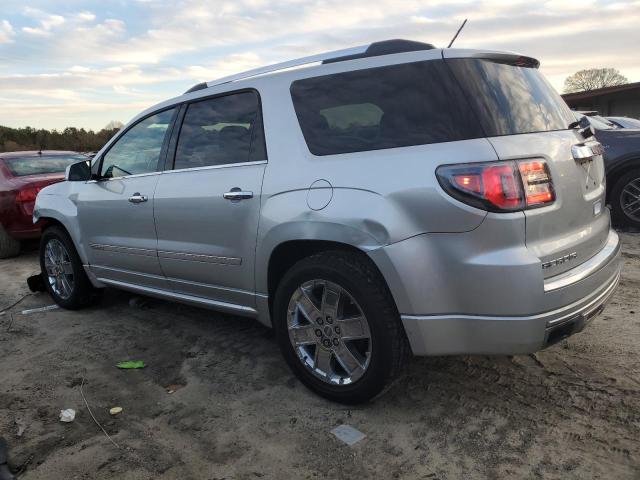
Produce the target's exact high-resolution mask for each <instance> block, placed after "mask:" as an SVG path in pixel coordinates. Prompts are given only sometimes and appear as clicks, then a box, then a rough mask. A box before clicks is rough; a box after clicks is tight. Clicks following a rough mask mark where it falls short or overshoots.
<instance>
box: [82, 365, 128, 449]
mask: <svg viewBox="0 0 640 480" xmlns="http://www.w3.org/2000/svg"><path fill="white" fill-rule="evenodd" d="M83 386H84V377H82V382H80V396H81V397H82V400H83V401H84V404H85V405H86V406H87V410H88V411H89V415H91V418H92V419H93V421H94V422H95V424H96V425H98V427H100V430H102V433H104V435H105V437H107V439H109V441H110V442H111V443H112V444H113V446H114V447H116V448H120V445H118V444H117V443H116V442H114V441H113V438H111V437H110V436H109V434H108V433H107V431H106V430H105V429H104V427H103V426H102V425H100V422H99V421H98V420H97V419H96V417H95V415H94V414H93V412H92V411H91V407H90V406H89V402H87V397H85V396H84V390H82V387H83Z"/></svg>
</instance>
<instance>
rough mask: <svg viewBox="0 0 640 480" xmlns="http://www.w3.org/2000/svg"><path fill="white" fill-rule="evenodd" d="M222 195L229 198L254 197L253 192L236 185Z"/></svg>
mask: <svg viewBox="0 0 640 480" xmlns="http://www.w3.org/2000/svg"><path fill="white" fill-rule="evenodd" d="M222 196H223V197H224V198H226V199H227V200H236V201H237V200H247V199H249V198H253V192H245V191H243V190H240V189H239V188H237V187H236V188H232V189H231V190H230V191H228V192H226V193H224V194H223V195H222Z"/></svg>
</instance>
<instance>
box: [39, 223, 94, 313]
mask: <svg viewBox="0 0 640 480" xmlns="http://www.w3.org/2000/svg"><path fill="white" fill-rule="evenodd" d="M40 268H41V270H42V276H43V278H44V283H45V287H46V289H47V291H48V292H49V293H50V294H51V296H52V297H53V300H54V301H55V302H56V303H57V304H58V305H60V306H61V307H63V308H67V309H70V310H75V309H78V308H82V307H84V306H86V305H88V304H89V303H91V301H92V300H93V299H94V297H95V294H96V290H95V289H94V288H93V286H92V285H91V282H89V279H88V278H87V274H86V273H85V271H84V267H83V266H82V261H81V260H80V257H79V256H78V253H77V252H76V249H75V247H74V245H73V242H72V241H71V238H70V237H69V235H68V234H67V232H65V231H64V230H63V229H62V228H60V227H50V228H47V229H46V230H45V231H44V233H43V234H42V239H41V241H40Z"/></svg>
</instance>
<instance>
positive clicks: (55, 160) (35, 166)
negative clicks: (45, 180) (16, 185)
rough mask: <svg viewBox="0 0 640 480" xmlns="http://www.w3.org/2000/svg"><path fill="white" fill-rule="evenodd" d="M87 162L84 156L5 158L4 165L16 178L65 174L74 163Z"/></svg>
mask: <svg viewBox="0 0 640 480" xmlns="http://www.w3.org/2000/svg"><path fill="white" fill-rule="evenodd" d="M82 160H87V157H85V156H84V155H41V156H40V155H39V156H37V157H33V156H29V157H14V158H5V159H4V163H5V164H6V165H7V167H8V168H9V171H10V172H11V174H12V175H13V176H15V177H24V176H26V175H41V174H46V173H64V171H65V170H66V169H67V167H68V166H69V165H71V164H72V163H76V162H80V161H82Z"/></svg>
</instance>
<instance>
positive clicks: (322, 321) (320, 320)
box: [316, 317, 324, 325]
mask: <svg viewBox="0 0 640 480" xmlns="http://www.w3.org/2000/svg"><path fill="white" fill-rule="evenodd" d="M316 322H318V325H322V324H323V323H324V320H322V317H318V319H317V320H316Z"/></svg>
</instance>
